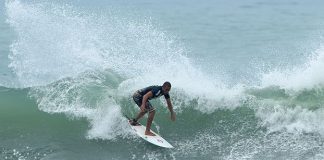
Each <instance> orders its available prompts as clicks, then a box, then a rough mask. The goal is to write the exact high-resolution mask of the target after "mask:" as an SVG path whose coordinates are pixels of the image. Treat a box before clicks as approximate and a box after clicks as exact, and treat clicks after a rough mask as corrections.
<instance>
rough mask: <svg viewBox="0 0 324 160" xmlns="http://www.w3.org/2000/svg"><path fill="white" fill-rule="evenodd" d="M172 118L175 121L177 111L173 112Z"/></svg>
mask: <svg viewBox="0 0 324 160" xmlns="http://www.w3.org/2000/svg"><path fill="white" fill-rule="evenodd" d="M171 120H172V121H175V120H176V114H175V112H171Z"/></svg>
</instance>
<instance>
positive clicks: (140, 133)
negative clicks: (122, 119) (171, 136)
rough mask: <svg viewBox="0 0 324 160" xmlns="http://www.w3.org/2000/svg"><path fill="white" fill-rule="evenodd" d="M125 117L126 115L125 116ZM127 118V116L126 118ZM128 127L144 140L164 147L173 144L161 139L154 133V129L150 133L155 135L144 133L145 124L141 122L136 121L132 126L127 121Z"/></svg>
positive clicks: (170, 146)
mask: <svg viewBox="0 0 324 160" xmlns="http://www.w3.org/2000/svg"><path fill="white" fill-rule="evenodd" d="M126 118H127V117H126ZM127 119H129V118H127ZM129 125H130V127H131V128H132V129H133V130H134V132H135V133H136V134H137V135H138V136H140V137H141V138H143V139H144V140H146V141H148V142H150V143H152V144H154V145H157V146H160V147H164V148H173V146H172V145H171V144H170V143H169V142H167V141H166V140H165V139H163V138H162V137H161V136H160V135H158V134H157V133H155V132H154V131H152V130H151V132H152V133H154V134H155V136H148V135H145V130H146V126H143V125H142V124H140V123H138V125H136V126H133V125H131V124H130V123H129Z"/></svg>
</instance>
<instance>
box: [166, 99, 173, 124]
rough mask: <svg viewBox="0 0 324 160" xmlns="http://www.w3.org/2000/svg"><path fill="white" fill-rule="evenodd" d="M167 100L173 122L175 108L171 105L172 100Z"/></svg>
mask: <svg viewBox="0 0 324 160" xmlns="http://www.w3.org/2000/svg"><path fill="white" fill-rule="evenodd" d="M165 100H166V102H167V105H168V108H169V111H170V113H171V120H172V121H175V117H176V116H175V112H174V111H173V106H172V103H171V100H170V98H167V99H165Z"/></svg>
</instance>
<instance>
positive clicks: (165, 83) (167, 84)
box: [163, 81, 171, 88]
mask: <svg viewBox="0 0 324 160" xmlns="http://www.w3.org/2000/svg"><path fill="white" fill-rule="evenodd" d="M164 86H168V87H170V88H171V83H170V82H168V81H166V82H164V83H163V87H164Z"/></svg>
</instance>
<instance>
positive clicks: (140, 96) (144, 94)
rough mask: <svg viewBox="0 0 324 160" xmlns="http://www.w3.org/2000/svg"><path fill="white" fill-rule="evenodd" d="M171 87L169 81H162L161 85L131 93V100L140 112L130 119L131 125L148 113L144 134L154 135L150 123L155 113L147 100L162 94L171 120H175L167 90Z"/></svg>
mask: <svg viewBox="0 0 324 160" xmlns="http://www.w3.org/2000/svg"><path fill="white" fill-rule="evenodd" d="M170 89H171V83H170V82H164V83H163V85H162V86H149V87H146V88H143V89H140V90H137V91H136V92H135V93H134V95H133V100H134V101H135V103H136V104H137V105H138V107H140V109H141V110H140V112H139V113H138V115H137V117H136V118H134V119H132V120H130V124H131V125H137V124H138V123H137V121H138V120H139V119H140V118H142V117H143V116H144V115H145V113H147V112H148V113H149V115H148V118H147V124H146V130H145V135H148V136H155V134H154V133H152V132H151V131H150V130H151V124H152V121H153V119H154V115H155V108H154V107H153V106H152V105H151V103H150V102H149V100H151V99H155V98H158V97H160V96H162V95H163V96H164V98H165V100H166V102H167V105H168V108H169V111H170V113H171V120H172V121H175V119H176V114H175V112H174V111H173V106H172V104H171V100H170V95H169V91H170Z"/></svg>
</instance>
